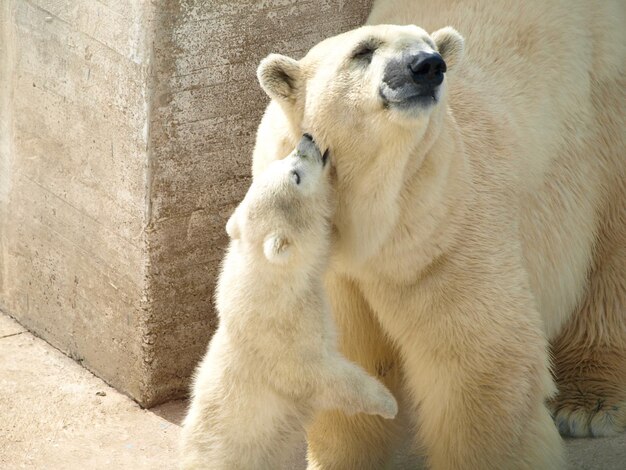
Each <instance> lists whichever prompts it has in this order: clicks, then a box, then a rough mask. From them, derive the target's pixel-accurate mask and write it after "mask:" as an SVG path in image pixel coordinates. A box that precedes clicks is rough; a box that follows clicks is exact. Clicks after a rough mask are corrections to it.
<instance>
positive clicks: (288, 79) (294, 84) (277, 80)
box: [256, 54, 302, 101]
mask: <svg viewBox="0 0 626 470" xmlns="http://www.w3.org/2000/svg"><path fill="white" fill-rule="evenodd" d="M256 76H257V78H258V79H259V83H260V84H261V88H263V90H264V91H265V93H267V94H268V96H269V97H270V98H273V99H276V100H279V101H281V100H282V101H285V100H286V101H293V100H294V99H295V96H296V91H297V90H298V87H299V85H300V81H301V79H302V70H301V69H300V64H299V63H298V61H297V60H294V59H292V58H291V57H287V56H284V55H280V54H270V55H268V56H267V57H266V58H265V59H263V60H262V61H261V63H260V64H259V68H258V69H257V71H256Z"/></svg>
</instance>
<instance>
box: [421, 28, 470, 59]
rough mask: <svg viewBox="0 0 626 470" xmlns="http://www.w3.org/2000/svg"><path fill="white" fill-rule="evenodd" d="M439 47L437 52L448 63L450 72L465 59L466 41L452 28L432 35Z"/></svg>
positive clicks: (443, 29)
mask: <svg viewBox="0 0 626 470" xmlns="http://www.w3.org/2000/svg"><path fill="white" fill-rule="evenodd" d="M430 36H431V37H432V38H433V41H435V44H436V45H437V50H438V51H439V54H441V57H443V60H445V61H446V66H447V68H448V70H452V69H454V68H455V67H456V66H457V65H458V64H459V63H460V62H461V60H462V59H463V50H464V47H465V39H463V36H461V35H460V34H459V33H458V31H457V30H456V29H454V28H452V27H451V26H446V27H445V28H441V29H438V30H437V31H435V32H434V33H433V34H431V35H430Z"/></svg>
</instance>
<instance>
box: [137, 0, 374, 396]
mask: <svg viewBox="0 0 626 470" xmlns="http://www.w3.org/2000/svg"><path fill="white" fill-rule="evenodd" d="M160 5H161V6H160V9H159V12H158V18H157V27H156V32H157V33H156V40H155V42H154V44H155V64H154V70H155V75H154V78H155V87H154V91H153V92H154V96H155V98H154V105H153V108H152V115H151V129H152V134H151V136H152V137H151V139H152V140H151V149H152V153H151V156H152V160H151V168H152V179H151V212H150V213H151V217H150V225H149V231H148V243H149V250H148V252H149V257H150V262H149V266H150V270H149V276H148V280H149V294H148V299H149V303H150V309H149V311H150V312H151V314H152V317H151V318H150V320H149V328H150V334H151V340H153V344H152V349H153V351H154V357H155V359H154V360H155V363H154V364H156V366H155V368H154V375H153V376H152V383H151V386H150V387H148V388H149V389H150V390H152V391H153V393H154V398H153V400H155V401H158V400H160V399H163V398H166V397H175V396H179V395H180V393H181V390H184V388H185V386H186V382H187V377H188V376H189V374H190V373H191V371H192V368H193V367H194V365H195V363H196V362H197V360H198V359H199V358H200V356H201V355H202V354H203V353H204V351H205V349H206V344H207V342H208V339H209V336H210V334H211V333H212V331H213V329H214V326H215V317H214V316H213V314H212V305H211V297H212V292H213V287H214V283H215V277H216V273H217V269H218V266H219V262H220V260H221V258H222V256H223V249H224V246H225V244H226V241H227V239H226V233H225V230H224V226H225V225H226V221H227V219H228V217H229V216H230V213H231V211H232V209H233V208H234V207H235V205H236V204H237V203H238V202H239V201H240V200H241V198H242V197H243V195H244V193H245V190H246V189H247V186H248V184H249V175H250V160H251V151H252V145H253V143H254V134H255V130H256V126H257V124H258V121H259V120H260V117H261V114H262V111H263V109H264V108H265V105H266V104H267V102H268V100H267V98H266V97H265V96H264V94H263V92H262V91H261V89H260V87H259V86H258V84H257V82H256V74H255V72H256V67H257V65H258V63H259V61H260V60H261V59H262V58H263V57H265V56H266V55H267V54H269V53H270V52H278V51H280V52H282V53H285V54H290V55H292V56H294V57H298V58H299V57H301V56H302V55H304V53H305V52H306V51H307V50H308V49H309V48H310V47H311V46H313V45H314V44H316V43H317V42H319V41H320V40H322V39H324V38H325V37H327V36H330V35H334V34H337V33H339V32H341V31H344V30H348V29H351V28H352V27H354V26H356V25H359V24H362V23H363V22H364V20H365V17H366V15H367V13H368V10H369V5H370V0H355V1H350V2H346V1H341V0H329V1H302V0H281V1H270V2H258V1H255V0H246V1H243V0H242V1H237V2H233V1H230V0H214V1H211V2H201V1H190V2H187V1H171V0H170V1H166V2H161V3H160Z"/></svg>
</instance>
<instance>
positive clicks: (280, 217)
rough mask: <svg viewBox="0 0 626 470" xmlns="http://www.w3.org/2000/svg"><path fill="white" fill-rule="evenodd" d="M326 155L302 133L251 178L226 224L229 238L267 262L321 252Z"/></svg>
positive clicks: (327, 207)
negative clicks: (289, 148) (285, 153)
mask: <svg viewBox="0 0 626 470" xmlns="http://www.w3.org/2000/svg"><path fill="white" fill-rule="evenodd" d="M328 155H329V152H328V151H325V152H321V151H320V149H319V148H318V147H317V145H316V144H315V142H314V141H313V138H312V137H311V136H310V135H309V134H305V135H304V136H302V138H301V139H300V142H299V143H298V145H297V147H296V149H295V150H294V151H293V152H292V153H291V154H289V155H288V156H287V157H286V158H284V159H283V160H279V161H275V162H273V163H271V164H270V165H269V166H268V167H267V168H266V169H265V171H264V172H263V173H262V174H261V175H259V176H258V177H256V178H255V179H254V182H253V183H252V185H251V186H250V189H249V190H248V193H247V194H246V196H245V198H244V200H243V201H242V202H241V204H240V205H239V206H238V207H237V209H236V210H235V212H234V213H233V215H232V216H231V218H230V219H229V221H228V223H227V225H226V231H227V232H228V235H229V236H230V238H231V239H232V240H234V241H236V243H238V244H239V246H240V247H241V248H242V249H243V250H245V251H246V252H248V253H252V254H253V255H254V259H264V260H266V261H269V262H270V263H271V264H278V265H281V266H286V265H293V266H296V265H298V264H299V263H302V262H307V261H310V260H311V259H315V258H319V257H325V256H326V253H325V252H326V251H328V250H327V247H328V244H329V232H330V218H331V216H332V210H333V201H332V199H333V198H332V187H331V181H330V166H331V165H330V162H329V156H328Z"/></svg>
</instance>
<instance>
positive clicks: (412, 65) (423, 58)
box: [408, 51, 446, 87]
mask: <svg viewBox="0 0 626 470" xmlns="http://www.w3.org/2000/svg"><path fill="white" fill-rule="evenodd" d="M408 65H409V69H410V70H411V76H412V77H413V81H415V83H417V84H418V85H422V86H426V87H436V86H439V85H441V83H442V82H443V74H444V73H445V72H446V63H445V62H444V60H443V58H442V57H441V56H440V55H439V54H437V53H436V52H424V51H420V52H418V53H417V54H416V55H415V56H413V57H412V58H411V60H410V61H409V64H408Z"/></svg>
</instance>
